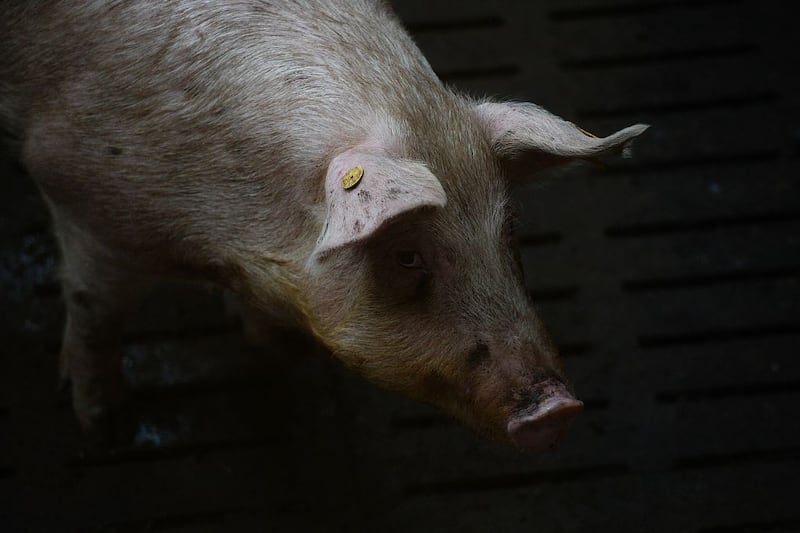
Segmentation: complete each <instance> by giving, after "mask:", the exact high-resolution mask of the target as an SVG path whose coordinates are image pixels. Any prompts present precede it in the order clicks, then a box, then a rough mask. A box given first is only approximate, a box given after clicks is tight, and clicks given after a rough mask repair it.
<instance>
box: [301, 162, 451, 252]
mask: <svg viewBox="0 0 800 533" xmlns="http://www.w3.org/2000/svg"><path fill="white" fill-rule="evenodd" d="M325 200H326V204H327V207H328V213H327V216H326V218H325V224H324V226H323V229H322V233H321V234H320V236H319V239H318V240H317V246H316V248H315V249H314V252H313V255H312V257H314V258H316V259H322V258H324V257H325V256H326V255H328V254H330V253H331V252H332V251H334V250H337V249H341V248H344V247H347V246H352V245H354V244H359V243H362V242H364V241H366V240H368V239H369V238H370V237H372V236H374V235H375V234H376V233H377V232H379V231H380V230H381V229H383V228H385V227H386V226H387V225H389V224H390V223H391V222H393V221H395V220H396V219H398V218H399V217H401V216H403V215H405V214H407V213H411V212H413V211H416V210H418V209H422V208H425V207H444V205H445V204H446V203H447V197H446V195H445V192H444V189H442V185H441V183H439V180H438V179H437V178H436V176H434V175H433V174H432V173H431V171H430V170H428V168H427V167H426V166H425V165H423V164H422V163H420V162H417V161H411V160H407V159H393V158H391V157H388V156H385V155H382V154H376V153H370V152H365V151H360V150H359V149H357V148H354V149H351V150H347V151H346V152H344V153H342V154H340V155H339V156H337V157H336V158H334V159H333V161H331V163H330V165H329V166H328V172H327V175H326V176H325Z"/></svg>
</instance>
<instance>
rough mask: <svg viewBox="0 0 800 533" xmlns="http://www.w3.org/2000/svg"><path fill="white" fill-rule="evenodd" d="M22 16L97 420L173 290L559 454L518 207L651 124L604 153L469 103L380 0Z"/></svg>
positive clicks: (12, 125)
mask: <svg viewBox="0 0 800 533" xmlns="http://www.w3.org/2000/svg"><path fill="white" fill-rule="evenodd" d="M9 4H11V3H8V4H4V5H3V6H2V7H0V48H2V49H3V50H4V51H6V52H4V54H3V56H2V57H0V119H2V124H0V126H2V127H3V128H4V129H5V130H6V131H7V132H8V133H9V134H10V138H11V142H10V144H9V145H10V146H11V148H12V150H15V152H16V154H17V155H18V156H19V159H20V160H21V162H22V163H23V165H24V166H25V168H26V169H27V170H28V172H29V173H30V174H31V176H32V177H33V178H34V179H35V180H36V182H37V184H38V185H39V187H40V188H41V190H42V192H43V193H44V195H45V197H46V198H47V200H48V204H49V206H50V208H51V212H52V214H53V217H54V221H55V223H56V229H57V234H58V236H59V241H60V244H61V248H62V252H63V255H64V269H63V284H64V296H65V299H66V303H67V311H68V321H67V326H66V330H65V336H64V344H63V348H62V372H63V375H64V377H69V378H71V380H72V383H73V399H74V404H75V408H76V411H77V414H78V417H79V419H80V421H81V422H82V423H83V424H84V425H87V426H89V425H92V424H93V423H94V422H95V421H96V419H97V418H98V417H100V416H102V415H103V414H105V413H106V412H107V408H108V407H109V406H111V405H113V404H114V403H115V402H116V401H117V397H118V395H119V391H120V390H121V388H120V381H121V380H120V376H119V368H118V366H119V361H118V358H117V357H115V352H116V351H117V350H118V332H119V329H120V328H121V326H122V322H123V317H124V313H125V310H126V308H127V307H128V306H129V305H130V303H131V301H132V300H133V299H134V298H135V296H136V295H137V294H138V293H139V292H140V287H142V286H143V285H144V284H146V283H147V282H148V281H149V280H151V279H155V278H157V277H173V278H176V277H177V278H188V279H197V280H202V281H210V282H213V283H217V284H219V285H221V286H224V287H227V288H229V289H232V290H233V291H234V292H236V293H238V294H239V295H241V296H242V297H243V298H244V299H245V300H247V301H248V303H249V304H251V305H252V306H254V307H256V308H257V309H259V310H261V311H262V312H263V313H264V314H266V315H271V316H272V317H273V319H275V320H279V321H288V322H291V323H293V324H295V325H299V326H301V327H304V328H306V329H308V330H309V331H311V332H312V333H314V334H315V335H316V336H317V337H318V338H319V339H320V340H321V341H322V342H324V343H325V344H326V345H328V346H329V347H330V348H331V349H332V350H333V352H334V353H335V354H336V355H337V356H338V357H339V358H340V359H342V360H343V361H344V362H345V363H346V364H348V365H350V366H351V367H353V368H356V369H357V370H359V371H361V372H362V373H363V374H364V375H366V376H367V377H368V378H370V379H372V380H373V381H376V382H379V383H382V384H384V385H386V386H389V387H391V388H394V389H398V390H401V391H404V392H406V393H407V394H410V395H412V396H414V397H417V398H419V399H421V400H424V401H430V402H433V403H436V404H438V405H440V406H442V407H443V408H445V409H446V410H448V411H449V412H451V413H453V414H455V415H457V416H459V417H461V418H462V419H465V420H467V421H468V422H470V423H472V424H473V425H474V426H476V427H478V428H480V429H482V430H484V431H485V432H486V433H487V434H490V435H494V436H501V437H502V436H505V438H509V437H510V438H511V439H512V440H514V441H515V442H516V443H517V444H519V445H520V446H524V447H530V448H535V449H538V448H543V447H546V446H549V445H552V444H553V443H554V442H555V441H556V440H557V439H558V437H559V436H560V435H561V433H562V432H563V431H564V429H565V428H566V426H567V425H568V423H569V420H570V419H571V418H572V416H573V415H574V414H575V413H576V412H577V411H578V410H579V408H580V404H579V402H577V401H576V400H574V398H573V397H572V395H571V393H570V392H569V390H568V387H567V386H566V385H564V381H565V378H564V376H563V374H562V372H561V371H560V369H559V366H558V363H557V361H556V352H555V349H554V348H553V347H552V346H551V344H550V342H549V341H548V340H547V336H546V334H545V333H544V332H543V331H542V329H541V326H540V325H539V321H538V319H537V318H536V316H535V314H534V312H533V311H532V309H531V308H530V305H529V303H528V301H527V297H526V295H525V290H524V286H523V284H522V283H521V277H520V275H519V274H520V273H519V272H518V269H517V265H516V264H515V262H514V260H513V249H512V247H511V246H510V245H509V242H508V240H507V237H508V235H507V221H508V213H507V207H506V194H507V193H506V191H507V188H508V186H509V182H510V181H511V180H513V179H515V176H516V175H518V174H520V173H528V172H530V171H533V170H535V169H536V168H538V167H541V166H545V165H550V164H553V163H555V162H560V161H561V160H569V159H572V158H576V157H593V156H596V155H601V154H603V153H605V152H608V151H613V150H616V149H620V148H621V147H622V146H623V145H624V144H625V143H627V142H628V141H629V140H630V139H631V138H633V137H634V136H636V135H638V134H639V133H640V132H641V131H642V130H643V128H629V129H628V130H624V131H623V132H620V133H618V134H616V135H615V136H612V137H609V138H606V139H600V140H595V139H590V138H589V137H585V136H584V135H583V134H581V133H579V132H577V130H574V128H573V127H572V126H571V125H570V124H569V123H566V122H563V121H561V120H560V119H557V118H556V117H553V116H552V115H549V114H547V113H546V112H544V111H542V110H540V109H538V108H535V107H533V106H522V105H516V106H515V105H505V104H492V103H483V104H478V103H476V102H472V101H470V100H468V99H467V98H465V97H462V96H460V95H456V94H454V93H452V92H451V91H449V90H448V89H446V88H445V87H444V86H443V85H442V84H441V83H440V82H439V81H438V79H437V78H436V76H435V75H434V73H433V71H432V70H431V68H430V67H429V65H428V63H427V62H426V60H425V59H424V57H422V55H421V54H420V52H419V51H418V50H417V48H416V47H415V46H414V44H413V43H412V41H411V39H410V38H409V37H408V36H407V35H406V34H405V33H404V32H403V30H402V29H401V28H400V26H399V25H398V24H397V23H396V22H395V21H394V19H393V17H392V16H391V14H390V13H389V12H388V10H387V8H385V7H384V6H383V5H382V4H379V3H378V4H376V3H373V2H368V1H365V0H348V1H346V2H345V1H336V2H329V1H319V2H314V1H305V2H269V1H256V0H244V1H239V2H203V1H194V0H171V1H164V2H86V3H83V2H79V3H75V2H73V3H69V2H56V1H42V2H36V1H33V2H28V3H25V4H22V3H20V6H21V7H13V6H11V5H9ZM356 166H361V167H363V168H364V176H363V178H362V182H361V183H359V184H357V185H356V186H355V187H354V188H353V189H350V190H345V189H344V188H343V187H342V186H341V184H340V181H339V180H340V178H341V177H342V175H344V174H345V173H346V172H347V170H348V169H350V168H352V167H356Z"/></svg>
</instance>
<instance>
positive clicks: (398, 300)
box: [312, 164, 580, 449]
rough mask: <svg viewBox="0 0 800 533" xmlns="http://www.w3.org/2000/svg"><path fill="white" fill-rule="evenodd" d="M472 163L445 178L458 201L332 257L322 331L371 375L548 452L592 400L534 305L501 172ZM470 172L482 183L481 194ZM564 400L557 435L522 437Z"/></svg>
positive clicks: (323, 274)
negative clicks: (583, 400)
mask: <svg viewBox="0 0 800 533" xmlns="http://www.w3.org/2000/svg"><path fill="white" fill-rule="evenodd" d="M447 170H448V169H437V172H438V175H440V176H441V175H444V173H445V172H447ZM464 171H465V172H469V173H470V174H471V175H470V176H469V177H468V178H467V177H465V174H463V173H462V174H460V182H459V183H457V184H455V185H454V184H453V183H452V182H447V181H445V180H442V181H443V186H444V188H445V191H446V194H447V205H446V206H444V207H437V208H421V209H418V210H416V211H414V212H411V213H406V214H404V215H403V216H401V217H399V218H398V219H397V220H395V221H394V222H392V223H391V224H389V225H388V226H387V227H386V228H384V229H383V230H381V231H380V232H377V233H376V234H375V235H373V236H371V237H370V239H369V240H368V241H367V242H365V243H363V244H362V245H360V246H356V247H351V248H348V249H345V250H342V251H340V252H339V253H337V254H335V255H332V256H330V257H328V258H326V260H325V261H323V263H322V265H321V266H320V270H319V271H318V272H319V276H320V279H319V282H320V286H319V288H317V289H315V290H313V291H312V293H314V294H315V295H316V296H318V299H317V301H316V305H314V308H315V311H316V318H317V319H318V321H319V322H318V325H317V330H318V332H319V333H320V334H321V337H322V338H323V340H324V341H325V342H326V343H327V344H328V345H329V346H331V347H332V349H333V351H334V353H335V355H336V356H337V357H338V358H339V359H341V360H342V361H343V362H344V363H345V364H347V365H348V366H350V367H352V368H354V369H356V370H357V371H358V372H360V373H361V374H363V375H364V376H365V377H367V378H368V379H369V380H371V381H373V382H375V383H377V384H380V385H382V386H384V387H387V388H390V389H393V390H397V391H401V392H403V393H405V394H407V395H408V396H410V397H412V398H415V399H417V400H421V401H424V402H427V403H431V404H434V405H436V406H438V407H440V408H442V409H443V410H445V411H446V412H448V413H450V414H452V415H454V416H456V417H457V418H459V419H461V420H462V421H465V422H466V423H468V424H469V425H470V426H472V427H474V428H475V429H477V430H478V431H479V432H481V433H483V434H485V435H487V436H490V437H493V438H496V439H500V440H505V441H508V440H512V441H514V442H515V443H516V444H518V445H519V446H521V447H525V448H531V449H542V448H547V447H550V446H552V445H553V444H555V442H556V441H557V440H558V438H560V436H561V434H562V433H563V431H562V427H561V426H568V422H569V420H571V415H572V414H574V413H573V411H575V410H577V409H579V407H580V405H579V402H577V401H576V400H574V398H572V396H571V393H570V392H569V387H568V386H567V385H565V383H566V379H565V376H564V374H563V371H562V369H561V367H560V365H559V363H558V356H557V351H556V349H555V347H554V346H553V343H552V342H551V340H550V338H549V336H548V335H547V333H546V332H545V330H544V328H543V326H542V323H541V321H540V320H539V318H538V317H537V315H536V313H535V311H534V310H533V307H532V306H531V304H530V302H529V299H528V295H527V291H526V288H525V285H524V282H523V275H522V270H521V266H520V264H519V261H518V253H517V249H516V244H515V242H514V239H513V235H512V226H513V215H512V213H511V210H510V209H509V206H508V201H507V191H506V186H505V183H504V182H503V178H502V176H501V175H500V171H499V170H498V169H495V168H492V167H491V164H489V165H486V167H485V168H484V169H483V171H482V172H476V171H475V169H474V168H473V169H469V170H466V169H464ZM469 180H472V181H473V182H474V181H478V180H479V183H478V184H477V187H475V185H476V184H475V183H472V184H471V185H472V189H473V190H476V191H477V192H476V193H470V192H468V191H467V190H466V185H469ZM552 398H557V399H558V398H560V399H561V400H563V401H562V402H561V403H558V402H556V404H557V405H556V404H553V402H552V401H551V404H553V405H551V407H554V406H555V407H556V408H557V409H561V410H566V411H570V413H568V414H569V415H570V416H566V415H565V416H561V417H560V418H564V419H565V420H563V421H559V422H558V424H556V425H558V427H557V428H556V429H553V430H552V431H551V433H552V435H548V436H545V437H540V436H537V437H535V438H533V442H528V441H530V440H531V439H527V440H524V439H523V441H521V442H518V439H515V438H514V435H512V434H511V433H510V429H509V425H510V424H511V422H512V421H514V420H516V419H518V418H519V417H521V416H525V413H534V412H538V411H537V410H538V409H539V406H541V405H545V404H546V403H547V401H548V400H551V399H552ZM544 414H545V415H546V414H547V413H544ZM562 414H564V413H562ZM538 416H539V415H536V416H535V417H534V418H536V417H538ZM562 422H563V423H562ZM548 424H549V426H553V424H552V420H550V421H549V422H548ZM551 429H552V428H551Z"/></svg>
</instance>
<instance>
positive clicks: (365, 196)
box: [358, 190, 372, 203]
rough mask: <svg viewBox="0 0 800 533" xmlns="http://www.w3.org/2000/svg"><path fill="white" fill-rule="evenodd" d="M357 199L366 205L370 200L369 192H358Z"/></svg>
mask: <svg viewBox="0 0 800 533" xmlns="http://www.w3.org/2000/svg"><path fill="white" fill-rule="evenodd" d="M358 199H359V200H361V201H362V202H364V203H366V202H369V201H370V200H372V195H371V194H370V193H369V191H365V190H360V191H358Z"/></svg>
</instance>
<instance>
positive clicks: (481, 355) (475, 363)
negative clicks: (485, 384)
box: [467, 342, 492, 369]
mask: <svg viewBox="0 0 800 533" xmlns="http://www.w3.org/2000/svg"><path fill="white" fill-rule="evenodd" d="M491 356H492V354H491V352H490V351H489V347H488V346H487V345H486V344H484V343H482V342H479V343H478V345H477V346H476V347H475V348H474V349H473V350H472V351H471V352H469V355H468V356H467V364H468V365H469V367H470V369H475V368H478V367H479V366H482V365H484V364H486V363H487V362H488V361H489V359H490V358H491Z"/></svg>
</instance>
